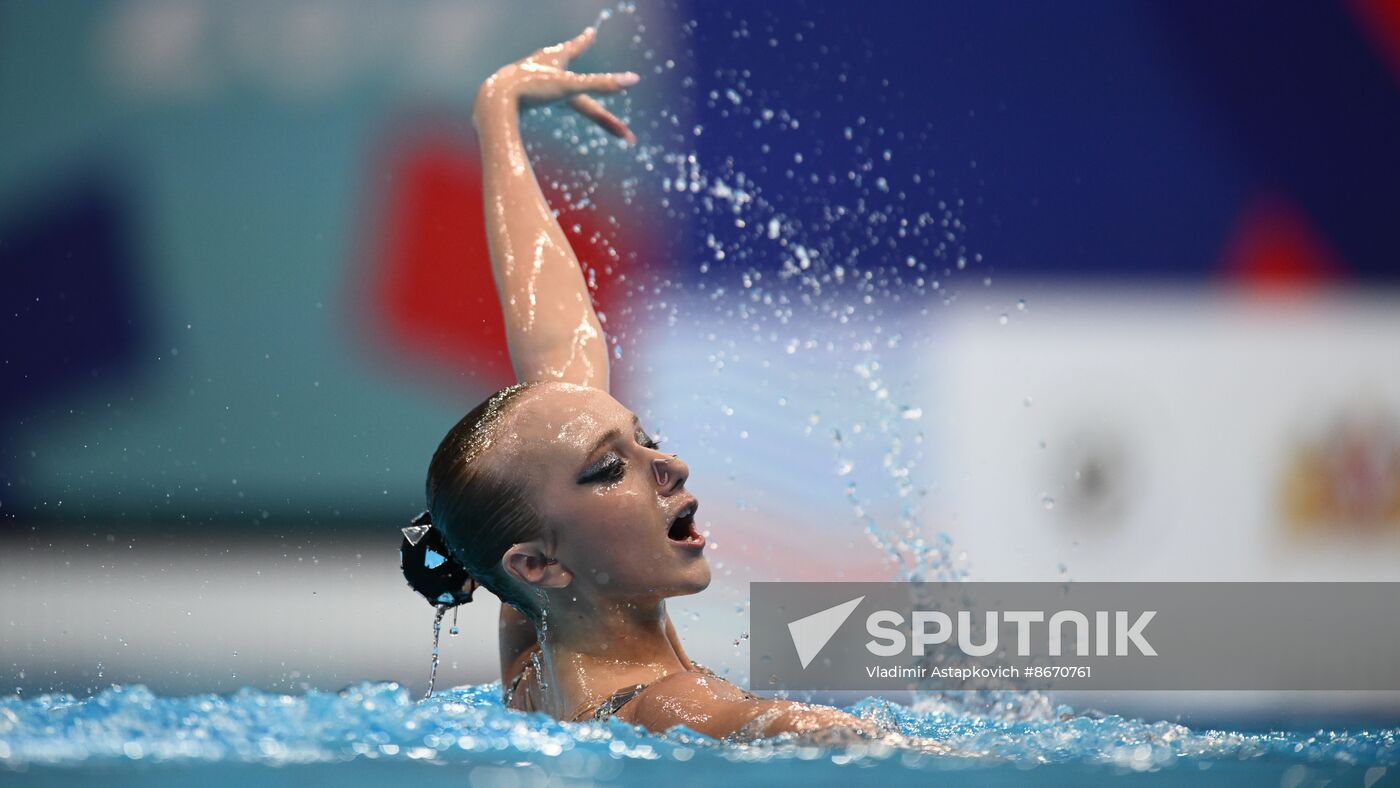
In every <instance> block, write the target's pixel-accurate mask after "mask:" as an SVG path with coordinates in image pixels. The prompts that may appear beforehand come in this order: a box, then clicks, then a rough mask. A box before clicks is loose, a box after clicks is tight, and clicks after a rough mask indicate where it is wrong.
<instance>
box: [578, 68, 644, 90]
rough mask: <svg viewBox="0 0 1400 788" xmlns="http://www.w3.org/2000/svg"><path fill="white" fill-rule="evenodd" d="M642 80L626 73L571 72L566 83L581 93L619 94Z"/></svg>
mask: <svg viewBox="0 0 1400 788" xmlns="http://www.w3.org/2000/svg"><path fill="white" fill-rule="evenodd" d="M641 80H642V78H641V76H639V75H637V74H635V73H633V72H631V71H625V72H622V73H620V74H575V73H573V72H569V73H568V75H567V77H566V81H567V83H568V85H569V87H570V88H572V89H573V90H575V91H578V92H580V93H582V92H584V91H588V92H589V93H617V92H619V91H622V90H624V89H626V88H629V87H631V86H632V85H635V84H637V83H638V82H640V81H641Z"/></svg>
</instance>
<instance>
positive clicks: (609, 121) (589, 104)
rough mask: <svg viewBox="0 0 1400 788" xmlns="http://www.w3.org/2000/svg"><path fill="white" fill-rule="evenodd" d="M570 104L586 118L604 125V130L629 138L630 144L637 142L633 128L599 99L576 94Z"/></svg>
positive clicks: (622, 137)
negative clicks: (609, 110)
mask: <svg viewBox="0 0 1400 788" xmlns="http://www.w3.org/2000/svg"><path fill="white" fill-rule="evenodd" d="M569 106H571V107H573V108H574V109H576V110H578V111H579V114H581V115H583V116H584V117H585V118H588V119H589V120H591V121H593V122H594V123H597V124H598V125H599V126H602V127H603V130H604V131H606V132H607V133H609V134H611V135H613V136H614V137H619V138H621V139H624V140H627V142H628V143H629V144H634V143H636V141H637V136H636V135H635V134H633V133H632V130H631V129H629V128H627V124H626V123H623V122H622V121H621V120H619V119H618V117H617V116H616V115H614V114H612V113H611V112H608V110H607V108H606V107H604V106H603V105H602V104H599V103H598V100H597V99H595V98H593V97H591V96H582V95H580V96H574V97H573V98H571V99H569Z"/></svg>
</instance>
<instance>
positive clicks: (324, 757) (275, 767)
mask: <svg viewBox="0 0 1400 788" xmlns="http://www.w3.org/2000/svg"><path fill="white" fill-rule="evenodd" d="M499 692H500V685H499V684H495V683H493V684H482V685H478V686H468V687H459V688H456V689H452V690H447V691H445V692H442V693H440V694H439V695H437V696H435V697H433V698H432V699H430V700H425V701H419V700H416V699H414V698H413V697H412V696H411V695H410V694H409V692H408V691H407V690H406V689H405V688H403V687H401V686H400V685H398V684H393V683H379V684H371V683H365V684H359V685H355V686H352V687H349V688H347V689H345V690H343V691H341V692H339V693H330V692H309V693H307V694H305V695H277V694H268V693H264V692H260V691H257V690H251V689H245V690H242V691H240V692H237V693H234V694H233V695H224V696H219V695H196V696H191V697H182V698H167V697H159V696H156V695H154V694H153V693H151V692H150V691H149V690H147V689H146V688H144V687H141V686H130V687H120V688H112V689H108V690H105V691H103V692H101V693H99V694H97V695H95V696H92V697H90V698H84V699H78V698H74V697H73V696H70V695H46V696H42V697H39V698H34V699H23V698H17V697H9V698H5V699H3V700H0V782H5V783H10V782H12V781H13V782H16V783H19V782H24V783H31V784H40V783H49V782H53V783H59V784H65V785H73V784H77V783H81V782H85V781H88V780H91V781H94V782H98V781H100V782H102V783H103V784H106V785H112V784H123V783H126V782H140V783H142V784H160V783H162V782H164V781H169V782H170V783H171V784H185V783H187V782H190V781H193V780H194V779H198V781H199V782H200V783H201V784H203V785H205V786H209V785H219V784H247V783H248V782H249V781H252V780H256V781H257V782H258V783H259V784H261V785H278V784H289V785H290V784H295V785H304V784H309V783H317V782H325V783H327V784H330V783H334V784H336V785H346V784H359V783H363V784H370V783H374V784H383V783H384V782H385V781H386V780H387V781H390V782H391V783H396V782H399V781H401V780H408V779H412V780H413V781H414V782H415V783H416V784H421V783H423V782H424V781H429V782H431V781H442V782H447V781H452V782H455V783H457V784H460V783H462V782H463V779H462V778H463V777H464V776H466V777H467V778H468V782H469V784H474V785H495V784H504V785H512V784H514V785H534V784H544V783H546V782H550V783H554V782H559V781H563V782H566V783H568V782H605V783H614V784H654V783H655V782H656V781H657V780H667V781H675V780H678V779H679V780H681V781H683V782H694V781H695V778H697V777H702V776H703V778H704V781H705V782H721V781H722V782H724V783H727V784H753V785H773V784H795V783H808V784H810V783H814V782H815V783H825V782H833V781H836V780H847V779H859V780H860V781H861V782H866V781H869V780H873V779H879V780H880V781H881V782H885V783H905V782H910V783H914V782H928V781H930V780H931V779H932V780H935V781H936V779H937V778H938V774H939V773H944V776H945V777H947V776H951V775H948V774H946V773H949V772H956V779H957V781H958V782H959V783H961V784H987V785H996V784H1003V783H1006V782H1009V781H1014V782H1016V783H1017V784H1027V783H1032V784H1045V783H1052V784H1059V783H1062V782H1064V781H1066V780H1070V781H1081V780H1085V779H1093V778H1097V777H1108V776H1115V775H1117V776H1124V775H1137V776H1138V778H1139V779H1142V780H1146V781H1150V782H1154V783H1157V784H1176V783H1185V782H1187V781H1190V782H1192V783H1199V782H1201V781H1202V780H1206V781H1217V780H1218V781H1221V782H1222V784H1223V783H1228V784H1232V785H1238V784H1258V785H1284V786H1302V785H1313V784H1322V783H1321V781H1323V780H1332V781H1333V782H1332V783H1331V784H1344V785H1386V784H1392V783H1395V782H1397V781H1400V728H1369V729H1349V730H1318V731H1311V732H1306V733H1305V732H1289V731H1275V732H1268V733H1245V732H1232V731H1222V730H1192V729H1189V728H1186V727H1183V726H1181V725H1177V724H1174V723H1169V722H1145V721H1142V720H1134V719H1126V718H1123V717H1118V716H1097V715H1090V714H1075V713H1073V712H1071V711H1070V710H1069V709H1068V708H1064V707H1061V708H1060V709H1059V710H1057V711H1053V712H1049V713H1042V714H1039V715H1037V716H1038V717H1039V718H1037V719H1023V718H1022V719H1012V720H1006V719H996V718H993V717H990V716H987V715H983V714H976V713H968V712H964V711H950V710H948V709H946V708H937V709H936V710H924V711H919V710H915V709H912V708H909V707H906V706H901V705H898V704H894V703H890V702H888V701H884V700H878V699H874V698H869V699H866V700H864V701H861V702H860V703H857V704H855V705H854V706H852V707H851V711H853V712H855V713H857V714H859V715H861V716H863V717H866V718H868V719H872V720H874V721H876V722H877V723H878V724H880V725H882V726H884V727H886V728H887V729H888V730H892V731H898V732H900V733H904V734H908V735H919V736H928V737H932V738H936V739H939V740H942V741H946V742H948V743H950V744H952V745H953V746H954V747H955V748H956V749H957V750H958V751H959V752H963V753H967V754H968V756H969V757H948V756H931V755H927V754H922V753H917V752H909V751H902V750H900V749H897V748H890V747H883V746H878V745H876V746H872V747H864V748H857V749H846V750H822V749H818V748H814V747H804V746H798V745H796V744H793V743H791V742H784V741H780V740H772V741H768V742H760V743H757V744H749V745H733V744H725V743H722V742H719V741H716V740H714V739H710V738H707V737H704V736H699V735H696V734H693V733H688V732H686V731H684V730H683V729H675V730H673V731H672V732H670V733H667V734H664V735H654V734H650V733H647V732H645V731H643V730H641V729H639V728H634V727H632V726H630V725H626V724H624V723H621V722H617V721H610V722H608V723H573V724H563V723H559V722H556V721H554V720H552V719H549V718H547V717H545V716H543V715H540V714H522V713H518V712H514V711H508V710H506V709H504V708H503V707H502V706H501V704H500V702H499V700H498V697H499ZM933 706H934V705H933V704H931V705H930V708H931V709H932V708H933ZM1027 770H1029V771H1027ZM1338 778H1343V779H1341V780H1340V781H1339V780H1338Z"/></svg>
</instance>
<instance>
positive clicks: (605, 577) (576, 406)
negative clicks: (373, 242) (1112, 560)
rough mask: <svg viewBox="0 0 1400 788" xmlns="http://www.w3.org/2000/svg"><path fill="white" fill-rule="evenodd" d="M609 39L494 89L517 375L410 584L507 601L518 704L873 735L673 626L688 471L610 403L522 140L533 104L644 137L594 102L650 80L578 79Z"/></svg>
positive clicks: (493, 83)
mask: <svg viewBox="0 0 1400 788" xmlns="http://www.w3.org/2000/svg"><path fill="white" fill-rule="evenodd" d="M594 35H595V30H594V29H593V28H589V29H587V30H584V31H583V33H582V34H581V35H579V36H578V37H577V38H574V39H572V40H570V41H568V42H565V43H563V44H559V45H557V46H552V47H548V48H546V49H542V50H540V51H538V52H536V53H534V54H532V55H530V56H529V57H526V58H524V59H523V60H520V61H518V62H516V63H512V64H510V65H507V66H505V67H504V68H502V69H500V70H499V71H497V72H496V73H495V74H493V75H491V77H490V78H489V79H487V80H486V82H485V83H484V84H482V86H481V89H480V91H479V92H478V93H477V97H476V104H475V107H474V110H473V120H474V122H475V124H476V128H477V130H478V132H479V133H480V138H481V147H482V157H483V162H484V190H485V203H486V228H487V238H488V242H489V244H490V250H491V265H492V269H493V271H494V274H495V280H496V287H497V293H498V295H499V296H500V301H501V307H502V311H503V312H504V315H505V322H506V334H507V339H508V343H509V348H510V357H511V362H512V364H513V366H514V368H515V373H516V377H517V378H518V380H519V382H518V383H517V384H516V385H513V386H510V387H508V388H506V389H503V390H502V391H499V392H497V393H496V394H493V395H492V396H491V397H489V398H488V399H487V400H486V401H485V402H483V403H481V404H480V405H479V406H477V407H476V408H475V409H474V410H472V411H471V412H470V413H468V414H467V415H466V416H465V417H464V418H463V419H462V420H461V421H460V422H458V423H457V425H456V426H455V427H453V428H452V430H451V431H450V432H449V433H448V434H447V437H446V438H444V439H443V441H442V444H441V445H440V446H439V447H438V449H437V452H436V453H435V454H434V455H433V458H432V462H431V464H430V466H429V468H428V482H427V498H428V511H427V512H425V513H424V515H423V516H421V517H420V519H419V520H416V521H414V526H412V527H410V528H406V529H404V531H405V536H406V538H405V542H404V545H403V548H404V571H405V575H406V576H407V577H408V578H409V581H410V584H411V585H413V587H414V588H415V589H416V590H418V591H419V592H420V593H422V594H423V595H424V596H426V597H427V598H428V600H429V601H430V602H433V603H434V604H437V605H440V610H442V609H445V607H446V606H450V605H453V604H459V603H461V602H464V601H469V600H470V596H471V592H472V591H473V590H474V589H475V588H476V587H477V586H478V585H480V586H485V587H486V588H487V589H488V590H490V591H491V592H493V593H494V594H496V596H498V597H500V599H501V600H502V601H503V602H505V603H506V604H503V605H502V606H501V617H500V631H499V634H500V659H501V678H502V684H503V687H504V690H505V703H506V705H507V706H508V707H510V708H514V709H520V710H527V711H543V712H546V713H548V714H549V715H551V716H553V717H555V718H557V719H560V720H565V721H574V720H590V719H606V718H608V717H616V718H618V719H621V720H624V721H627V722H630V723H634V724H639V725H642V726H644V727H646V728H648V729H651V730H654V731H663V730H666V729H668V728H671V727H674V726H676V725H685V726H687V727H689V728H691V729H692V730H695V731H698V732H700V733H704V734H708V735H710V736H715V737H731V738H741V739H754V738H763V737H768V736H773V735H777V734H781V733H797V734H805V735H807V736H809V737H817V738H820V739H823V740H828V739H829V738H830V737H831V736H832V735H834V736H836V737H837V738H838V739H839V738H842V737H845V736H867V735H871V734H874V733H875V731H874V728H873V726H871V725H870V724H869V723H867V722H865V721H864V720H861V719H859V718H856V717H853V716H851V715H849V714H846V713H844V712H842V711H839V710H837V709H834V708H831V707H827V706H819V705H810V704H804V703H795V702H789V701H782V700H769V699H763V698H759V697H756V696H754V695H752V694H750V693H748V692H746V691H744V690H742V689H740V688H739V687H736V686H735V685H733V684H731V683H730V682H728V681H725V680H724V679H721V678H719V677H718V676H716V675H714V674H713V673H711V672H710V671H708V670H706V669H704V668H703V667H701V666H699V665H697V664H695V663H694V662H692V661H691V660H690V659H689V658H688V657H687V656H686V653H685V649H684V648H682V647H681V643H680V640H679V639H678V638H677V636H676V630H675V627H674V626H673V625H672V623H671V620H670V618H669V617H668V615H667V612H666V599H667V598H669V597H673V596H681V595H684V594H693V593H696V592H697V591H701V590H703V589H704V588H705V587H706V586H708V585H709V583H710V567H709V564H708V563H706V560H705V554H704V549H705V537H704V535H702V534H701V533H699V532H698V531H697V530H696V527H695V512H696V509H697V507H698V506H699V501H697V500H696V498H695V496H694V495H692V494H691V492H690V491H689V490H688V489H687V488H686V482H687V480H688V479H689V476H690V468H689V467H688V466H687V465H686V464H685V462H683V461H682V460H681V459H680V458H679V457H677V456H676V455H675V454H668V453H665V452H662V451H661V450H660V449H659V448H658V446H657V444H656V442H655V441H654V440H652V439H651V438H650V437H649V436H648V435H647V433H646V432H645V431H644V430H643V429H642V427H641V425H640V424H639V423H638V420H637V417H636V415H634V414H633V413H632V412H631V411H629V410H628V409H627V408H626V407H624V406H623V405H622V404H621V403H619V402H618V401H617V400H615V399H613V398H612V397H611V396H609V394H608V354H607V348H606V345H605V342H604V337H603V332H602V328H601V326H600V324H599V322H598V316H597V315H596V314H595V312H594V310H593V307H592V303H591V301H590V299H589V293H588V289H587V287H586V285H585V283H584V278H583V275H582V273H581V272H580V270H579V263H578V259H577V258H576V257H575V256H574V253H573V250H572V249H571V248H570V246H569V243H568V241H567V239H566V238H565V236H564V233H563V231H562V230H561V229H560V227H559V224H558V222H557V221H556V219H555V217H554V215H553V214H552V213H551V211H550V208H549V205H548V204H547V203H546V201H545V197H544V194H543V193H542V192H541V191H540V187H539V184H538V182H537V181H536V178H535V174H534V171H533V170H532V169H531V166H530V162H529V159H528V157H527V156H526V152H525V146H524V144H523V143H522V141H521V138H520V125H519V113H520V110H521V109H522V108H524V107H528V106H532V105H538V104H543V103H547V102H553V101H560V100H567V101H568V102H569V104H570V105H571V106H572V107H573V108H574V109H576V110H577V111H578V112H580V113H581V114H583V115H584V116H585V117H587V118H589V119H591V120H593V121H594V122H596V123H597V124H599V125H600V126H602V127H603V128H604V129H605V130H607V131H608V132H609V133H611V134H613V135H615V136H617V137H620V138H622V139H624V140H627V141H628V142H633V141H635V138H634V137H633V135H632V132H631V131H630V130H629V129H628V128H627V126H626V125H625V124H624V123H623V122H622V121H621V120H619V119H618V118H617V117H616V116H614V115H613V114H612V113H610V112H608V110H606V109H605V108H604V107H603V106H602V105H601V104H599V103H598V102H597V101H595V100H594V99H592V98H590V97H589V96H588V95H587V94H588V93H617V92H619V91H621V90H623V89H624V88H626V87H627V86H629V85H633V84H635V83H636V82H637V81H638V79H639V78H638V76H637V75H636V74H632V73H619V74H577V73H573V72H571V71H569V70H568V64H569V61H570V60H572V59H573V58H575V57H577V56H578V55H579V54H580V53H581V52H583V51H584V50H585V49H586V48H587V47H588V46H589V45H590V44H591V43H592V42H593V38H594ZM930 744H932V743H930Z"/></svg>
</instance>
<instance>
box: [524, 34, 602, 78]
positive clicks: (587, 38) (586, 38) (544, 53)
mask: <svg viewBox="0 0 1400 788" xmlns="http://www.w3.org/2000/svg"><path fill="white" fill-rule="evenodd" d="M597 35H598V30H597V28H595V27H592V26H589V27H585V28H584V29H583V32H582V33H579V34H578V35H576V36H574V37H573V38H571V39H569V40H568V41H565V42H564V43H562V44H555V45H554V46H548V47H545V48H544V49H541V50H540V51H539V52H538V53H537V54H536V56H535V58H534V60H536V61H538V62H541V63H548V64H550V65H552V66H555V67H558V68H563V67H564V66H567V65H568V64H569V61H570V60H573V59H574V58H576V57H578V56H579V55H581V54H583V52H584V50H586V49H588V47H589V46H590V45H591V44H592V43H593V39H594V38H596V37H597Z"/></svg>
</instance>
